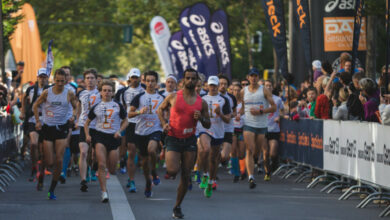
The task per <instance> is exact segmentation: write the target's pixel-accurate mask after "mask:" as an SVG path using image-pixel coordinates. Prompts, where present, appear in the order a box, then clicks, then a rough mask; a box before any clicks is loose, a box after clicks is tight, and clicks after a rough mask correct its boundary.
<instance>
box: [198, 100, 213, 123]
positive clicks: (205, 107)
mask: <svg viewBox="0 0 390 220" xmlns="http://www.w3.org/2000/svg"><path fill="white" fill-rule="evenodd" d="M201 114H202V117H201V118H200V119H199V121H200V123H201V124H202V126H203V127H204V128H206V129H209V128H210V127H211V122H210V115H209V105H208V104H207V102H206V101H205V100H203V99H202V111H201Z"/></svg>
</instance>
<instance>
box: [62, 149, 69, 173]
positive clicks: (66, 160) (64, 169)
mask: <svg viewBox="0 0 390 220" xmlns="http://www.w3.org/2000/svg"><path fill="white" fill-rule="evenodd" d="M69 161H70V148H69V147H67V148H65V152H64V159H63V161H62V173H63V174H64V177H65V176H66V172H67V169H68V165H69Z"/></svg>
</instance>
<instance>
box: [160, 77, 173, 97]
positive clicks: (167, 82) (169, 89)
mask: <svg viewBox="0 0 390 220" xmlns="http://www.w3.org/2000/svg"><path fill="white" fill-rule="evenodd" d="M176 86H177V79H176V77H175V76H174V75H168V77H167V79H166V80H165V89H164V90H162V91H161V92H159V93H160V94H161V95H163V96H164V97H168V95H170V94H171V93H173V92H176Z"/></svg>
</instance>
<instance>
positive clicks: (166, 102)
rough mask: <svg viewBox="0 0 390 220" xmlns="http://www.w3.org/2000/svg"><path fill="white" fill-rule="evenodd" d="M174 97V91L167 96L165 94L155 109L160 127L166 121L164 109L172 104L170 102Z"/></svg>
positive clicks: (163, 125)
mask: <svg viewBox="0 0 390 220" xmlns="http://www.w3.org/2000/svg"><path fill="white" fill-rule="evenodd" d="M174 99H176V93H172V94H170V95H169V96H167V97H166V98H165V99H164V101H163V102H162V103H161V105H160V106H159V107H158V109H157V115H158V119H160V123H161V127H162V128H164V127H165V125H166V124H167V123H168V122H167V120H166V119H165V117H164V111H167V110H168V109H169V107H170V106H172V103H171V102H173V101H174Z"/></svg>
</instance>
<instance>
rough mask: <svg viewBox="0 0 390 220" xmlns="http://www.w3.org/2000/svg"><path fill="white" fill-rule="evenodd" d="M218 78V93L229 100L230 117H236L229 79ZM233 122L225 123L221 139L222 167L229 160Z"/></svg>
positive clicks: (234, 101) (235, 102)
mask: <svg viewBox="0 0 390 220" xmlns="http://www.w3.org/2000/svg"><path fill="white" fill-rule="evenodd" d="M218 78H219V93H220V94H221V95H222V96H223V97H225V98H227V99H228V100H229V105H230V112H231V113H232V114H231V117H232V118H234V117H236V115H237V114H236V107H237V100H236V98H235V97H234V96H233V95H232V94H230V93H228V92H227V89H228V87H229V86H230V81H229V79H228V78H227V77H226V76H224V75H222V74H219V75H218ZM233 121H234V120H230V122H229V123H225V126H224V127H225V134H224V137H223V144H222V150H221V163H222V164H223V165H227V163H228V161H229V159H230V153H231V149H232V143H233V132H234V122H233ZM216 188H217V184H213V189H216Z"/></svg>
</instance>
